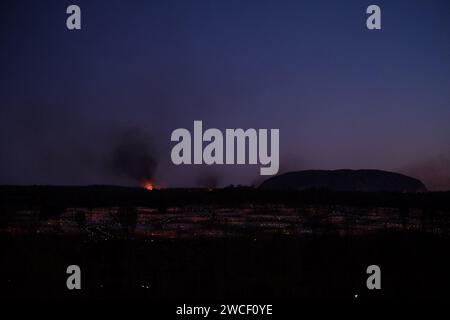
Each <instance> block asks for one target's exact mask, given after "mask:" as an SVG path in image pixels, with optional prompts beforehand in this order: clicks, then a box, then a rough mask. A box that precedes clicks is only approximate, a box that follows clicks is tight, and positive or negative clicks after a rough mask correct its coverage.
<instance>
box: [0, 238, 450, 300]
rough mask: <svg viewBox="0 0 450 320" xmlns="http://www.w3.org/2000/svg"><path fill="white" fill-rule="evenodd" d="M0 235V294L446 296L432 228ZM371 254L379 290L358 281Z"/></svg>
mask: <svg viewBox="0 0 450 320" xmlns="http://www.w3.org/2000/svg"><path fill="white" fill-rule="evenodd" d="M0 243H1V244H0V250H1V252H2V254H1V261H0V265H1V267H0V283H1V285H0V295H1V297H2V298H12V299H14V298H39V299H45V298H58V299H60V298H62V299H64V298H150V299H158V300H159V299H178V300H182V301H192V300H200V301H211V300H218V299H252V300H255V299H262V300H266V301H271V300H272V301H273V300H280V299H295V300H297V299H324V298H331V299H348V300H351V299H360V300H361V299H362V300H366V299H406V298H421V299H422V298H447V299H448V298H449V289H448V288H450V272H449V270H450V260H449V259H448V253H449V251H448V248H449V245H450V240H449V239H443V238H441V237H437V236H432V235H420V234H409V233H396V234H378V235H371V236H352V237H340V236H330V237H326V236H320V237H315V236H304V237H294V238H291V237H279V236H278V237H277V238H266V239H256V240H255V239H254V238H240V239H196V240H186V239H185V240H153V241H146V240H110V241H101V242H82V241H80V239H77V238H76V237H66V236H65V237H63V238H61V237H59V236H40V237H20V238H11V237H2V239H1V242H0ZM71 264H77V265H79V266H80V267H81V270H82V290H80V291H69V290H67V288H66V277H67V275H66V273H65V271H66V268H67V266H68V265H71ZM371 264H377V265H379V266H380V268H381V271H382V279H381V280H382V290H379V291H376V290H374V291H370V290H368V289H367V288H366V279H367V275H366V273H365V272H366V268H367V266H369V265H371ZM355 295H358V297H357V298H356V297H355Z"/></svg>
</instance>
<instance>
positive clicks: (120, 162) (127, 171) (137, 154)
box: [109, 129, 158, 183]
mask: <svg viewBox="0 0 450 320" xmlns="http://www.w3.org/2000/svg"><path fill="white" fill-rule="evenodd" d="M157 166H158V162H157V159H156V157H155V151H154V148H153V147H152V146H151V145H150V143H149V139H148V137H146V135H145V134H144V133H143V132H142V131H141V130H138V129H129V130H126V131H124V132H123V133H121V134H118V135H117V140H116V143H115V144H113V146H112V150H111V157H110V166H109V168H110V170H111V173H112V174H114V175H116V176H118V177H125V178H128V179H131V180H133V181H135V182H137V183H144V182H149V181H152V180H153V178H154V174H155V171H156V169H157Z"/></svg>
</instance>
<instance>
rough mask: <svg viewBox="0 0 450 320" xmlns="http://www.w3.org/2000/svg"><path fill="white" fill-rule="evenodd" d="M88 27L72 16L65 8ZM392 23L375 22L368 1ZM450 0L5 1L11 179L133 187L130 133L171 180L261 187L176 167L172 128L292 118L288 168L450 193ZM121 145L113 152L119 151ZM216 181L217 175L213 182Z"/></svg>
mask: <svg viewBox="0 0 450 320" xmlns="http://www.w3.org/2000/svg"><path fill="white" fill-rule="evenodd" d="M70 4H77V5H79V6H80V7H81V10H82V30H81V31H69V30H67V29H66V27H65V20H66V17H67V15H66V13H65V10H66V7H67V6H68V5H70ZM370 4H377V5H379V6H380V7H381V10H382V30H381V31H369V30H367V28H366V26H365V20H366V17H367V15H366V14H365V10H366V8H367V6H368V5H370ZM449 9H450V4H449V2H448V1H425V0H408V1H407V0H404V1H396V0H390V1H356V0H355V1H324V0H314V1H301V0H295V1H279V0H278V1H263V0H258V1H256V0H253V1H249V0H247V1H245V0H239V1H235V0H227V1H222V0H216V1H203V0H195V1H194V0H183V1H182V0H180V1H166V0H165V1H111V0H109V1H104V0H103V1H100V0H94V1H92V0H90V1H80V0H76V1H56V0H55V1H49V0H45V1H23V0H15V1H2V2H1V4H0V10H1V21H0V23H1V30H0V35H1V36H0V42H1V52H0V70H1V73H0V83H1V87H0V94H1V96H0V98H1V99H0V105H1V109H0V134H1V135H0V151H1V153H0V183H1V184H16V183H17V184H47V183H51V184H98V183H114V184H128V185H133V184H135V183H136V182H135V181H134V180H133V179H132V177H130V175H129V174H127V173H126V172H125V173H124V172H117V171H114V169H111V158H112V157H113V155H112V154H113V153H114V150H115V149H116V148H117V145H118V144H119V145H120V143H121V141H123V140H124V138H123V137H124V136H126V137H129V136H137V138H132V139H133V143H132V144H134V145H137V147H138V148H139V147H140V146H142V148H144V149H145V150H146V151H145V152H148V153H150V154H151V156H152V157H154V159H155V160H156V161H157V163H158V165H157V170H156V173H155V180H156V181H157V183H159V184H162V185H165V186H180V185H196V184H202V183H203V182H202V181H204V180H205V179H206V180H208V179H209V180H215V181H217V182H218V184H219V185H224V184H229V183H235V184H236V183H244V184H248V183H253V182H256V181H258V179H260V178H259V177H258V173H259V166H251V167H249V166H244V167H242V166H241V167H237V166H231V167H228V166H227V167H225V166H222V167H220V166H219V167H217V166H215V167H206V166H202V167H195V168H192V167H186V166H182V167H175V166H173V165H171V162H170V147H171V144H170V133H171V132H172V131H173V130H174V129H176V128H179V127H186V128H188V129H191V128H192V124H193V120H203V122H204V126H206V127H216V128H221V129H224V128H235V127H243V128H248V127H252V128H280V145H281V147H280V148H281V149H280V153H281V155H280V162H281V171H286V170H297V169H313V168H316V169H335V168H378V169H387V170H395V171H400V172H403V173H407V174H411V175H414V176H417V177H419V178H421V179H423V181H424V182H425V184H427V185H428V186H429V187H431V188H432V189H450V169H449V168H450V90H449V89H450V41H449V40H450V10H449ZM111 150H112V151H111ZM205 177H206V178H205Z"/></svg>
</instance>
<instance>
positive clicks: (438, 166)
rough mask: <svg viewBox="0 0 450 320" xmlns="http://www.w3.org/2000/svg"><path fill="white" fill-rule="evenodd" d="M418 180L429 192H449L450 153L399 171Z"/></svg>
mask: <svg viewBox="0 0 450 320" xmlns="http://www.w3.org/2000/svg"><path fill="white" fill-rule="evenodd" d="M399 171H400V172H402V173H404V174H407V175H410V176H413V177H415V178H418V179H420V180H421V181H422V182H423V183H424V184H425V185H426V187H427V188H428V190H431V191H447V190H450V152H449V153H441V154H440V155H438V156H437V157H435V158H430V159H428V160H425V161H422V162H419V163H416V164H413V165H411V166H408V167H406V168H403V169H401V170H399Z"/></svg>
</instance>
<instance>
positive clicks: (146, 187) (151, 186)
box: [144, 182, 153, 191]
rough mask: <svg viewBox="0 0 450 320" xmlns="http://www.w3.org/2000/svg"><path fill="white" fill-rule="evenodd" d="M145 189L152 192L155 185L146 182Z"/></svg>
mask: <svg viewBox="0 0 450 320" xmlns="http://www.w3.org/2000/svg"><path fill="white" fill-rule="evenodd" d="M144 188H145V189H147V190H149V191H151V190H153V184H152V183H150V182H146V183H144Z"/></svg>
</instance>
